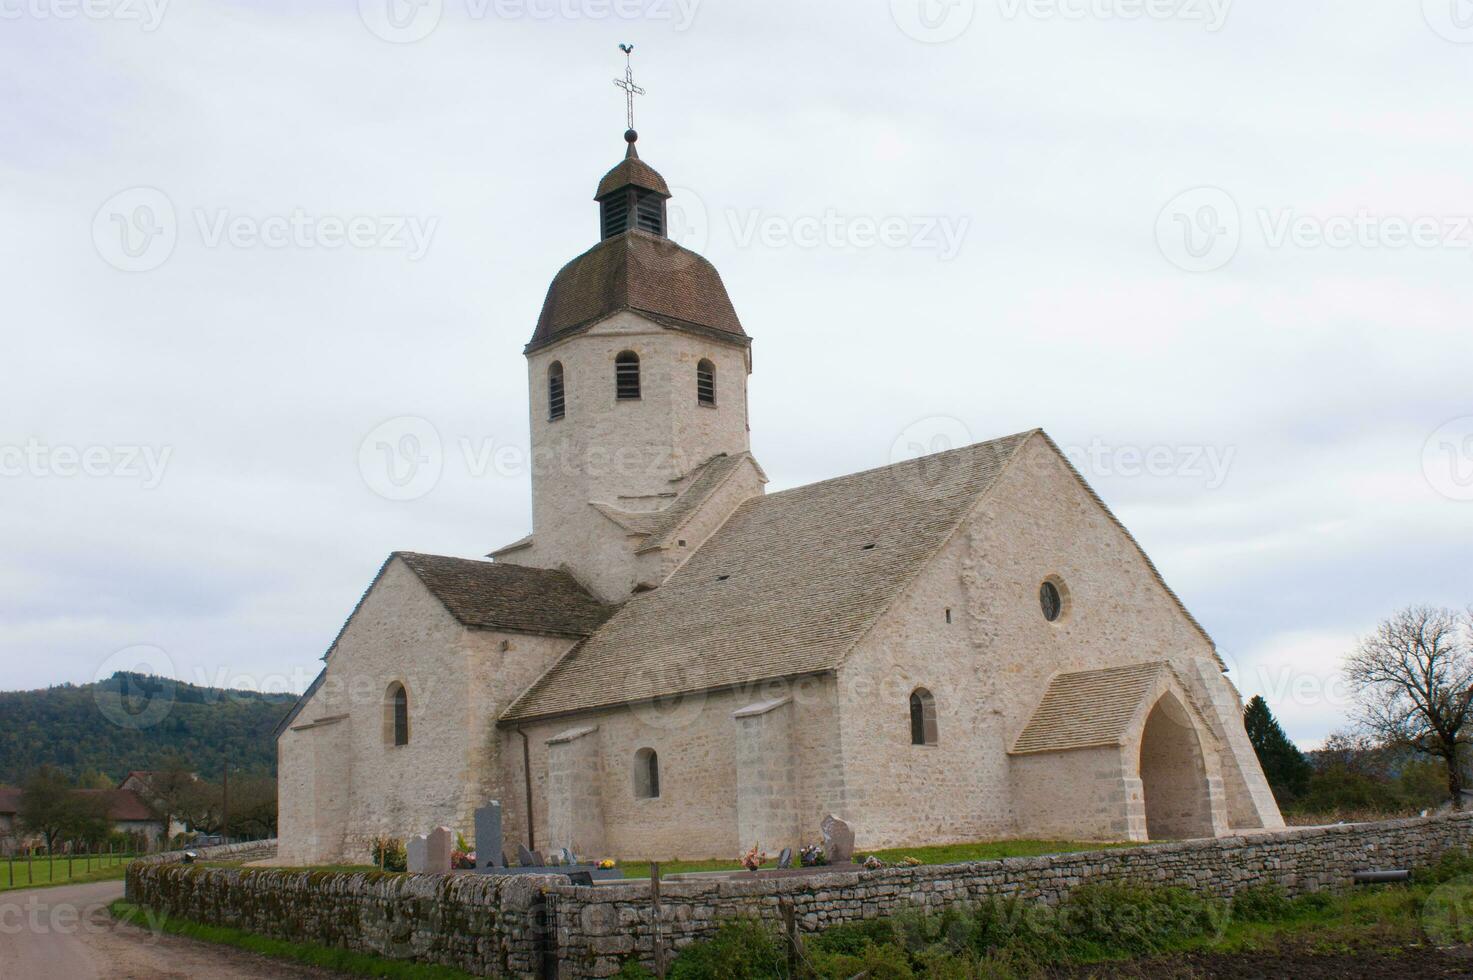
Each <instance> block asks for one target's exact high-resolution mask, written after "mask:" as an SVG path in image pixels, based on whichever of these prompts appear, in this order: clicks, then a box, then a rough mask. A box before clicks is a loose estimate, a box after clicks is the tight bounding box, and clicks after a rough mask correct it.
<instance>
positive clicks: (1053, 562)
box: [278, 131, 1283, 864]
mask: <svg viewBox="0 0 1473 980" xmlns="http://www.w3.org/2000/svg"><path fill="white" fill-rule="evenodd" d="M636 139H637V137H636V136H635V134H634V133H633V132H632V131H631V132H630V133H628V134H626V140H627V142H628V148H627V153H626V156H625V158H624V160H623V161H622V162H620V163H619V164H618V166H616V167H614V169H612V170H611V171H609V172H608V174H607V175H605V176H604V178H603V180H602V181H600V183H599V185H598V190H597V193H596V195H595V199H596V201H597V202H598V206H599V232H600V241H599V242H598V244H596V245H594V246H593V247H592V248H591V249H589V250H588V251H586V252H584V253H583V254H582V255H580V256H578V257H577V258H575V259H573V260H572V261H571V262H569V263H568V264H567V265H566V266H564V267H563V268H562V270H561V271H559V272H558V274H557V275H556V277H554V279H553V281H552V285H551V288H549V290H548V292H547V298H546V301H545V303H544V304H543V307H542V312H541V316H540V317H539V318H538V320H537V325H536V328H535V330H533V332H532V337H531V340H530V342H528V343H527V345H526V347H525V349H524V352H523V353H524V354H525V356H526V359H527V373H528V381H529V402H530V408H531V430H532V448H533V460H534V465H533V473H532V503H533V508H532V511H533V513H532V529H531V534H530V535H528V536H527V537H525V538H523V539H521V540H520V541H516V542H514V543H512V544H508V545H506V546H505V547H503V548H501V549H500V550H498V551H495V552H493V553H492V554H491V555H489V556H488V558H489V559H490V560H470V559H465V558H450V557H442V556H438V555H426V554H416V553H409V552H399V553H395V554H393V555H391V556H390V557H389V558H388V560H387V561H385V562H384V564H383V566H382V567H381V568H380V569H379V571H378V574H377V575H376V576H375V577H374V579H373V581H372V583H371V584H370V585H369V587H368V590H367V591H366V592H365V593H364V595H363V598H362V599H361V600H360V601H359V603H358V605H357V607H356V608H355V609H354V610H353V611H352V613H351V615H349V617H348V619H347V622H346V623H345V624H344V625H343V628H342V630H341V632H340V633H339V634H338V636H337V638H336V640H335V641H334V642H333V644H332V646H331V648H330V649H329V650H328V651H327V654H326V656H325V657H324V660H325V662H326V666H325V668H324V669H323V671H322V673H321V675H320V676H319V677H318V678H317V680H316V681H315V682H314V683H313V684H312V686H311V687H310V688H309V689H308V691H307V692H306V693H305V694H304V695H303V696H302V698H301V700H300V701H299V702H298V704H297V705H296V706H295V708H294V709H293V710H292V712H291V713H290V714H289V715H288V716H287V718H286V719H284V720H283V722H282V724H281V726H280V728H279V729H278V752H279V764H280V831H281V858H282V859H283V860H284V861H287V862H290V863H294V864H317V863H327V862H339V861H362V860H365V859H366V858H367V855H368V853H369V851H370V847H371V843H372V841H373V840H374V839H375V838H377V837H380V836H391V837H399V838H405V837H408V836H410V835H412V834H416V833H423V832H426V831H428V830H429V829H430V828H432V827H435V826H437V825H442V824H443V825H446V826H449V827H452V828H456V829H459V830H461V831H462V832H464V833H465V835H466V837H467V838H470V837H471V836H472V833H471V832H472V828H473V816H472V815H473V812H474V810H475V809H476V808H477V807H479V806H482V805H483V804H485V803H486V801H488V800H493V799H494V800H500V801H501V802H502V805H503V812H504V820H505V833H506V838H507V841H508V843H509V844H510V845H513V846H514V845H515V844H516V843H525V844H527V845H528V846H529V847H537V848H543V849H548V848H556V847H563V846H567V847H571V848H572V849H573V850H574V851H575V852H577V853H578V854H580V855H584V856H589V857H615V858H624V859H635V858H654V859H672V858H677V857H678V858H685V859H696V858H713V857H716V858H734V857H735V856H736V855H738V854H739V852H740V851H741V850H743V849H745V848H748V847H751V846H752V845H753V844H759V845H761V846H762V847H763V848H764V849H766V850H768V851H769V852H776V851H777V850H778V849H780V848H781V847H784V846H794V847H796V846H797V845H799V844H801V843H804V842H809V841H813V840H816V839H817V837H818V826H819V822H820V821H821V819H822V818H823V817H824V815H825V814H829V813H833V814H836V815H838V816H840V817H842V818H844V819H845V820H847V821H848V822H849V823H850V824H851V825H852V826H853V827H854V829H855V833H856V836H857V843H858V846H859V847H860V848H861V849H865V848H881V847H893V846H910V845H921V844H935V843H948V842H963V841H974V840H983V839H991V838H1005V837H1029V838H1067V839H1091V840H1093V839H1098V840H1132V841H1142V840H1148V839H1162V838H1189V837H1207V836H1213V835H1223V834H1227V833H1229V832H1237V831H1244V830H1254V829H1260V828H1263V829H1269V828H1278V827H1282V826H1283V822H1282V819H1281V817H1280V815H1279V812H1278V809H1277V807H1276V806H1275V803H1274V799H1273V796H1272V794H1271V793H1270V791H1269V788H1268V784H1267V783H1266V781H1265V780H1264V777H1263V773H1262V772H1261V770H1260V769H1259V765H1258V761H1257V759H1256V758H1255V756H1254V753H1253V749H1252V747H1251V746H1250V745H1249V743H1248V739H1247V736H1246V735H1245V733H1244V730H1243V725H1242V721H1241V715H1242V704H1241V699H1240V697H1239V695H1238V692H1237V691H1236V690H1235V689H1234V687H1233V686H1232V684H1231V683H1230V682H1229V681H1228V679H1227V678H1226V676H1225V675H1224V672H1223V671H1224V666H1223V663H1222V661H1221V660H1220V659H1219V657H1218V654H1217V651H1216V648H1215V647H1214V645H1213V641H1212V639H1211V638H1210V637H1209V636H1208V635H1207V633H1206V632H1205V631H1204V630H1203V628H1202V626H1201V625H1200V624H1199V623H1198V622H1197V621H1196V620H1195V619H1194V618H1193V617H1192V614H1191V613H1190V612H1188V611H1187V609H1186V608H1185V607H1184V606H1183V605H1182V603H1181V601H1180V600H1179V599H1178V598H1177V596H1176V594H1175V593H1173V592H1172V590H1171V589H1170V588H1169V587H1168V586H1167V584H1166V583H1165V581H1163V579H1162V577H1161V575H1160V573H1159V572H1158V571H1157V570H1156V567H1155V566H1154V565H1153V564H1152V563H1151V560H1150V558H1149V557H1147V555H1146V554H1145V553H1144V552H1143V551H1142V550H1141V548H1140V546H1139V545H1138V544H1137V543H1136V541H1135V539H1134V538H1132V537H1131V534H1130V532H1129V531H1127V530H1126V528H1125V527H1124V526H1123V525H1122V524H1121V523H1120V522H1119V521H1118V520H1117V519H1116V518H1115V516H1114V515H1113V514H1112V513H1111V512H1110V510H1109V509H1108V508H1107V507H1106V506H1105V504H1104V503H1103V502H1102V501H1101V500H1100V498H1099V497H1098V496H1097V495H1096V494H1095V493H1094V491H1093V490H1091V489H1090V487H1089V486H1088V484H1086V483H1085V481H1084V480H1083V478H1082V477H1081V476H1080V474H1079V473H1078V472H1076V471H1075V469H1074V468H1073V467H1072V466H1071V465H1070V463H1069V462H1068V460H1067V459H1066V458H1065V457H1064V455H1063V454H1062V453H1061V452H1060V451H1059V448H1058V447H1057V446H1056V445H1055V444H1054V442H1053V440H1051V439H1050V438H1049V436H1048V435H1047V434H1045V433H1044V432H1042V431H1038V430H1034V431H1031V432H1024V433H1019V434H1017V435H1010V436H1006V437H1004V438H1000V439H995V440H992V441H990V442H984V443H979V444H977V445H972V446H967V447H965V448H960V449H955V450H952V451H949V452H944V453H940V454H937V455H933V456H928V457H924V458H921V459H917V460H913V461H909V462H903V463H899V464H896V465H893V466H887V467H884V468H881V469H875V470H870V471H867V472H863V473H856V474H854V475H851V476H844V477H839V478H837V479H832V480H826V481H824V482H822V483H816V484H813V485H811V486H804V487H799V488H797V489H793V490H787V491H784V492H781V493H771V494H769V493H765V492H764V484H765V483H766V482H767V477H766V475H765V474H764V472H763V470H762V467H761V466H760V465H759V464H758V462H757V460H756V459H754V458H753V456H752V454H751V452H750V449H749V443H748V424H747V418H748V413H747V379H748V376H749V374H750V373H751V370H752V354H751V346H752V339H751V337H750V336H749V335H748V334H747V332H746V329H745V328H744V326H743V324H742V322H741V320H740V319H739V318H738V316H737V312H736V308H735V307H734V306H733V304H732V301H731V299H730V297H729V296H728V295H727V291H726V288H725V287H724V286H723V284H722V281H721V277H720V275H718V273H717V272H716V269H715V268H714V267H713V266H712V265H711V263H710V262H708V261H707V260H706V259H704V258H702V257H701V256H699V255H696V254H695V253H693V252H691V251H689V250H687V249H685V248H682V247H680V246H679V245H677V244H675V243H674V242H672V241H671V240H670V239H669V238H668V237H666V202H667V200H668V199H669V197H670V192H669V189H668V187H667V185H666V183H665V181H664V179H663V178H662V177H661V176H660V175H659V174H658V173H657V172H655V170H654V169H652V168H651V167H650V166H649V165H647V164H646V163H645V162H644V161H643V160H641V159H640V157H639V154H638V153H637V152H636V149H635V140H636Z"/></svg>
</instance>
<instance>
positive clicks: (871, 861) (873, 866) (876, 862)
mask: <svg viewBox="0 0 1473 980" xmlns="http://www.w3.org/2000/svg"><path fill="white" fill-rule="evenodd" d="M889 866H890V862H888V861H881V860H880V859H879V858H877V857H875V856H874V855H873V854H871V855H870V856H869V857H867V858H865V859H864V870H866V871H878V870H880V869H881V868H888V867H889Z"/></svg>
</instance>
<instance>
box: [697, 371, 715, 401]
mask: <svg viewBox="0 0 1473 980" xmlns="http://www.w3.org/2000/svg"><path fill="white" fill-rule="evenodd" d="M696 401H697V402H699V403H700V404H702V405H715V404H716V365H714V364H712V363H711V362H710V361H702V362H701V363H699V364H697V365H696Z"/></svg>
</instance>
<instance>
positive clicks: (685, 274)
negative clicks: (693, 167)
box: [527, 160, 749, 353]
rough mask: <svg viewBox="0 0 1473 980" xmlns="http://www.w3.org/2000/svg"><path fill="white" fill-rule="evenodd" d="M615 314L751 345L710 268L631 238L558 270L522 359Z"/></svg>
mask: <svg viewBox="0 0 1473 980" xmlns="http://www.w3.org/2000/svg"><path fill="white" fill-rule="evenodd" d="M625 162H626V163H627V162H628V161H627V160H626V161H625ZM621 166H622V164H621ZM615 169H616V170H617V169H618V168H615ZM646 169H648V168H646ZM650 172H651V173H654V171H652V170H651V171H650ZM655 176H656V177H657V178H658V176H659V175H658V174H656V175H655ZM605 179H606V180H607V178H605ZM662 183H663V182H662ZM619 310H633V311H636V312H638V313H643V314H646V315H648V316H650V317H652V318H654V319H656V320H657V321H660V322H662V323H664V324H665V325H666V326H669V327H673V328H675V329H684V330H692V331H694V332H697V333H704V334H708V335H711V336H713V337H714V338H716V339H719V340H725V341H726V342H728V343H737V344H743V345H745V344H747V343H748V342H749V340H748V337H747V335H746V333H745V331H743V330H742V324H741V321H740V320H738V319H737V315H736V309H735V308H734V307H733V306H732V305H731V297H729V296H728V295H727V293H726V286H725V284H723V283H722V281H721V274H720V273H718V272H717V271H716V267H715V266H713V265H712V264H711V263H710V262H709V261H707V260H706V259H705V258H703V257H701V256H700V255H697V254H696V253H695V252H692V251H691V250H690V249H688V248H683V247H681V246H680V245H677V244H676V243H675V242H672V241H671V240H670V239H668V238H664V237H662V236H660V235H652V234H650V233H648V232H644V231H638V230H630V231H626V232H624V233H623V234H620V235H615V236H614V237H612V238H606V239H604V240H603V241H601V242H599V243H598V244H597V245H595V246H594V247H593V248H591V249H589V250H588V251H586V252H584V253H583V254H582V255H580V256H578V257H577V258H576V259H574V260H573V261H571V262H569V263H568V264H567V265H565V266H563V268H562V269H561V270H560V271H559V272H558V274H557V275H556V276H555V277H554V278H553V280H552V285H551V286H550V287H549V288H548V290H547V298H546V300H544V301H543V304H542V315H541V316H540V317H538V319H537V329H536V331H535V332H534V333H533V334H532V340H531V342H529V343H528V344H527V351H528V352H529V353H530V352H531V351H533V350H535V349H537V348H539V347H544V346H546V345H547V344H550V343H552V342H553V341H555V340H560V339H562V338H563V337H565V336H570V335H572V334H575V333H578V332H580V331H582V330H584V329H587V328H588V327H590V326H592V325H593V324H594V323H596V322H598V321H599V320H602V319H603V318H604V317H606V316H608V315H609V314H611V313H615V312H618V311H619Z"/></svg>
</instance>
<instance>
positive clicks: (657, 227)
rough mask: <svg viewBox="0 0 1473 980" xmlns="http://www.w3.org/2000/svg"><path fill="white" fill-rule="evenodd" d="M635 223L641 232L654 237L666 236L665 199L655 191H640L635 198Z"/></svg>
mask: <svg viewBox="0 0 1473 980" xmlns="http://www.w3.org/2000/svg"><path fill="white" fill-rule="evenodd" d="M634 211H635V221H636V222H637V223H638V225H637V226H638V228H639V230H640V231H647V232H649V233H650V234H652V235H664V234H665V199H664V198H662V197H660V195H659V194H656V193H655V192H654V191H638V192H637V195H636V198H635V206H634Z"/></svg>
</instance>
